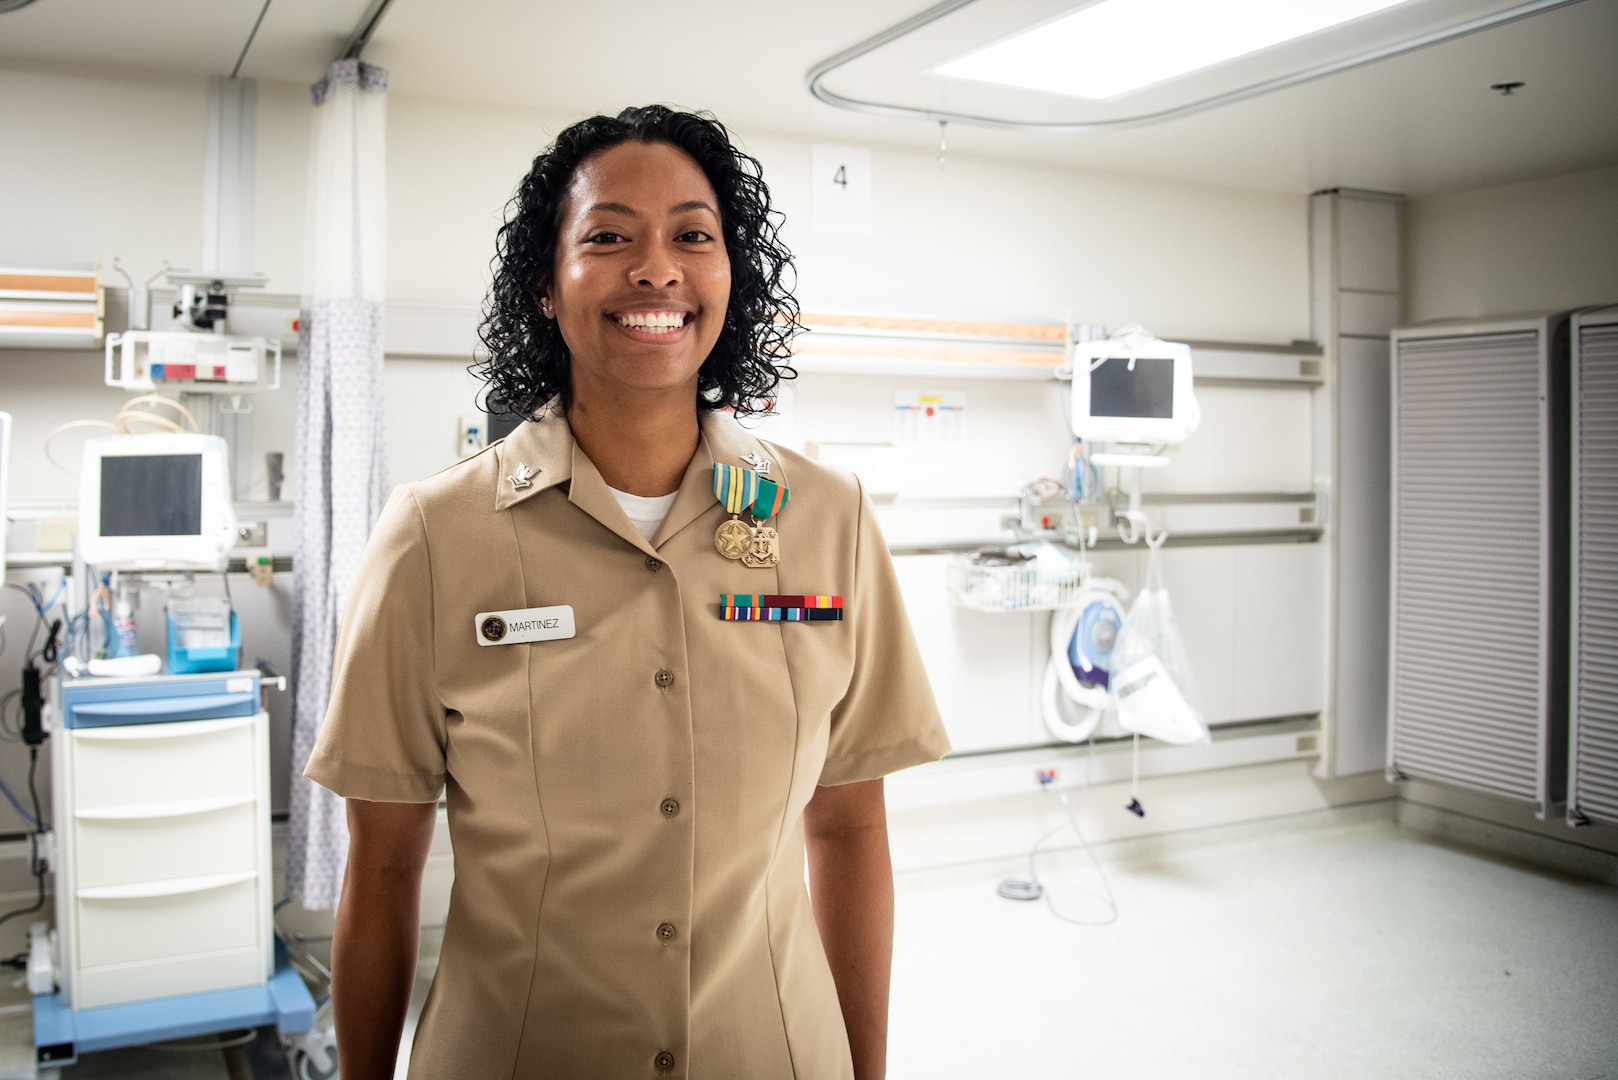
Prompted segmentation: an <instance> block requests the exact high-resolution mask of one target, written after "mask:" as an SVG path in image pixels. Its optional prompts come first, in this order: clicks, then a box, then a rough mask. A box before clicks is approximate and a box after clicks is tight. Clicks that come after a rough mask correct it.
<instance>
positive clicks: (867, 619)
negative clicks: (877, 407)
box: [820, 486, 950, 787]
mask: <svg viewBox="0 0 1618 1080" xmlns="http://www.w3.org/2000/svg"><path fill="white" fill-rule="evenodd" d="M856 544H857V545H858V546H857V548H856V553H855V563H854V583H853V588H852V589H851V591H850V593H849V594H848V595H845V596H844V597H843V618H844V619H845V620H847V621H848V622H850V623H851V624H852V630H853V633H854V671H853V676H852V678H851V679H850V680H849V684H848V692H847V693H846V694H845V695H844V696H843V700H842V701H840V702H838V704H837V706H836V707H835V708H834V709H833V710H832V715H831V736H830V739H829V741H828V744H827V747H826V763H825V765H824V767H823V768H822V769H821V773H820V783H821V786H823V787H831V786H834V785H837V784H851V783H854V782H856V781H859V780H874V779H876V778H877V777H879V776H886V775H887V774H888V773H891V772H897V771H898V770H900V769H905V768H909V767H910V766H912V765H920V764H923V763H925V762H928V761H937V760H938V759H939V758H941V757H943V756H944V755H945V754H947V753H949V749H950V747H949V737H948V736H947V735H946V734H945V733H944V723H943V720H942V719H940V717H939V715H938V704H937V702H936V701H935V700H934V698H933V688H932V684H931V683H930V682H929V681H928V679H927V671H926V669H925V668H924V667H922V663H921V651H920V650H919V649H917V648H916V638H915V635H914V634H913V633H912V632H911V630H910V619H909V617H908V616H907V615H906V614H905V605H904V597H903V596H902V595H901V594H900V592H899V578H898V575H897V574H896V573H895V572H894V569H893V559H892V558H891V557H890V556H889V555H888V545H887V541H886V540H884V539H883V537H882V530H881V529H880V528H879V527H878V526H877V522H876V514H875V511H874V510H873V509H872V507H871V503H870V500H869V499H867V498H866V497H865V489H864V487H863V486H861V488H860V508H859V524H858V528H857V538H856Z"/></svg>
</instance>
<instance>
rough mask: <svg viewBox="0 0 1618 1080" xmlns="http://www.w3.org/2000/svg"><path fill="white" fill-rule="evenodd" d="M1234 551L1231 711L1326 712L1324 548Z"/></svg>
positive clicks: (1246, 715)
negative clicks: (1233, 673) (1233, 684)
mask: <svg viewBox="0 0 1618 1080" xmlns="http://www.w3.org/2000/svg"><path fill="white" fill-rule="evenodd" d="M1233 551H1234V554H1235V557H1236V574H1235V580H1236V598H1237V599H1236V610H1235V627H1234V629H1235V633H1234V635H1233V638H1234V644H1235V670H1236V684H1235V701H1234V703H1233V706H1232V711H1233V712H1234V714H1235V715H1236V716H1238V717H1241V718H1242V719H1244V720H1259V719H1265V718H1268V717H1272V716H1295V715H1302V714H1309V713H1318V712H1320V711H1321V710H1322V709H1323V708H1324V707H1325V705H1326V588H1327V585H1326V561H1325V560H1326V553H1325V549H1324V548H1323V547H1322V546H1321V545H1320V544H1262V545H1257V546H1254V547H1241V548H1235V549H1233Z"/></svg>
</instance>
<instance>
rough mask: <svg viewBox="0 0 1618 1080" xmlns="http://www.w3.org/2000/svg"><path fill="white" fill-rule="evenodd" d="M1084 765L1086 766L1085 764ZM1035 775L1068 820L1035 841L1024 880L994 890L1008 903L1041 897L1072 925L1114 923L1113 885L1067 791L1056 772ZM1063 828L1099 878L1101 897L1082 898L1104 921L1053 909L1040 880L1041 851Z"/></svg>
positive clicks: (1008, 881) (1053, 903)
mask: <svg viewBox="0 0 1618 1080" xmlns="http://www.w3.org/2000/svg"><path fill="white" fill-rule="evenodd" d="M1090 754H1091V757H1092V758H1093V757H1094V754H1095V740H1094V739H1091V740H1090ZM1086 764H1087V765H1088V762H1087V763H1086ZM1035 775H1036V776H1037V777H1038V779H1039V785H1040V788H1041V789H1042V790H1054V791H1055V792H1056V795H1057V798H1059V799H1061V800H1062V810H1063V812H1064V814H1065V815H1066V817H1067V821H1065V822H1064V823H1062V824H1060V825H1058V826H1056V828H1054V829H1051V830H1049V831H1047V832H1046V833H1045V834H1044V835H1043V836H1041V837H1040V838H1039V839H1038V840H1036V841H1034V846H1033V847H1032V848H1031V849H1030V850H1029V852H1028V877H1027V879H1026V880H1023V879H1019V878H1008V879H1006V880H1005V881H1002V882H1001V883H1000V886H999V889H998V890H997V891H998V892H999V894H1000V895H1001V896H1003V897H1005V898H1006V899H1007V900H1038V899H1039V898H1040V897H1044V898H1045V905H1046V906H1047V907H1048V908H1050V910H1051V914H1052V915H1054V916H1056V917H1057V918H1058V919H1061V920H1062V921H1063V922H1067V923H1072V924H1074V925H1075V926H1107V925H1110V924H1111V923H1115V922H1117V921H1118V900H1117V898H1116V897H1115V896H1114V895H1113V892H1112V882H1111V881H1110V880H1108V878H1107V872H1106V871H1105V870H1103V869H1102V868H1101V860H1099V859H1097V858H1096V853H1095V849H1093V848H1092V847H1091V846H1090V841H1089V840H1088V839H1086V838H1085V835H1084V830H1083V829H1081V828H1079V818H1078V815H1077V814H1075V813H1074V811H1073V803H1072V802H1071V801H1069V800H1068V797H1067V792H1065V791H1063V790H1062V787H1061V785H1060V784H1058V783H1057V782H1056V770H1055V769H1040V770H1038V771H1037V772H1036V774H1035ZM1084 786H1085V788H1089V786H1090V781H1089V770H1088V768H1087V769H1086V776H1085V783H1084ZM1065 829H1072V830H1073V835H1074V836H1076V837H1078V840H1079V846H1080V847H1081V848H1083V849H1084V853H1085V855H1086V856H1088V858H1089V860H1090V865H1091V866H1093V867H1095V871H1096V876H1097V877H1099V878H1100V879H1101V890H1102V895H1099V896H1097V895H1096V894H1095V893H1085V894H1084V895H1087V896H1092V897H1094V898H1095V899H1097V900H1100V901H1101V902H1102V903H1103V904H1105V905H1106V909H1107V914H1106V917H1105V918H1100V919H1081V918H1078V917H1077V916H1074V915H1069V914H1067V913H1065V912H1063V911H1062V910H1061V909H1059V908H1058V907H1057V906H1056V899H1055V897H1054V896H1053V895H1052V894H1051V889H1050V887H1049V886H1048V885H1046V884H1045V883H1044V882H1043V881H1041V880H1040V879H1039V853H1040V851H1041V849H1043V848H1044V847H1045V844H1046V843H1047V842H1048V841H1050V839H1051V838H1052V837H1054V836H1057V835H1059V834H1061V832H1062V831H1063V830H1065Z"/></svg>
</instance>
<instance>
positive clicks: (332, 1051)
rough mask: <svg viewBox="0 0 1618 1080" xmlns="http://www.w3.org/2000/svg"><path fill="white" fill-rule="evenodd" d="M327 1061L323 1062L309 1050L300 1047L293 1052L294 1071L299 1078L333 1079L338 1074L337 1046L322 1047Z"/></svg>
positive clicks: (302, 1079)
mask: <svg viewBox="0 0 1618 1080" xmlns="http://www.w3.org/2000/svg"><path fill="white" fill-rule="evenodd" d="M322 1049H323V1050H324V1054H322V1055H320V1056H323V1057H325V1059H326V1060H325V1062H324V1063H321V1062H319V1061H317V1060H316V1059H315V1056H314V1055H311V1054H310V1053H309V1052H308V1051H306V1050H304V1049H302V1048H299V1049H297V1050H294V1051H293V1053H292V1071H293V1074H294V1075H295V1076H297V1078H298V1080H333V1078H334V1077H336V1075H337V1048H336V1047H335V1046H326V1047H323V1048H322Z"/></svg>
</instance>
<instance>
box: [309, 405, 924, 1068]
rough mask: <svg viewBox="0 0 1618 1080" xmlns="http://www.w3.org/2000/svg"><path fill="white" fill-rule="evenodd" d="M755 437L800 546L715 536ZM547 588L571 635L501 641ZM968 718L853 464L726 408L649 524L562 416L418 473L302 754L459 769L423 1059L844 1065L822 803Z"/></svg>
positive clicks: (387, 782)
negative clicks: (521, 480)
mask: <svg viewBox="0 0 1618 1080" xmlns="http://www.w3.org/2000/svg"><path fill="white" fill-rule="evenodd" d="M748 452H755V453H761V454H763V455H764V456H765V457H766V458H767V459H768V460H769V461H770V462H771V465H770V469H769V473H768V475H769V476H770V477H771V478H772V479H775V480H777V481H779V482H781V483H784V484H785V485H787V486H788V487H789V488H790V491H791V496H790V500H789V502H788V504H787V506H786V508H785V509H784V510H783V511H782V513H781V514H780V515H779V516H778V517H777V518H776V519H775V521H774V522H773V524H775V526H776V527H777V529H778V531H779V535H780V543H781V561H780V565H779V566H778V567H776V568H774V569H769V570H761V569H750V568H747V567H745V566H743V565H742V564H741V563H739V562H732V561H730V560H728V559H725V558H723V557H722V556H721V555H720V554H719V553H718V552H717V551H716V550H715V547H714V540H713V536H714V530H715V529H716V528H717V527H718V526H719V524H720V523H721V522H722V521H724V520H726V518H727V516H728V515H727V514H726V513H725V511H724V509H723V507H721V506H720V505H719V504H718V503H717V502H716V501H715V499H714V496H713V491H712V479H711V478H712V467H713V464H714V463H715V462H716V461H717V462H723V463H727V464H743V461H742V458H741V455H742V454H744V453H748ZM519 464H526V465H527V466H528V467H529V468H530V469H532V470H533V478H532V480H531V481H530V482H529V483H528V485H527V486H518V485H517V484H514V483H513V482H512V480H511V477H512V476H514V475H515V474H517V472H518V466H519ZM721 593H783V594H793V593H797V594H816V595H819V594H836V595H841V596H842V597H843V598H844V603H845V609H844V619H845V621H842V622H780V623H776V622H727V621H722V620H721V619H720V614H719V613H720V594H721ZM552 605H570V606H571V607H572V609H573V612H574V617H575V621H576V626H577V636H576V637H573V638H571V639H567V640H551V641H536V642H531V643H527V644H515V645H497V646H480V645H479V644H478V643H477V637H476V635H477V626H476V625H475V622H476V620H475V616H476V615H477V614H478V613H479V612H489V611H501V610H511V609H525V608H536V607H546V606H552ZM948 749H949V743H948V741H947V739H946V737H945V735H944V731H943V727H942V724H941V723H940V721H939V718H938V712H937V708H936V706H935V704H934V701H933V697H932V692H931V690H930V688H929V686H928V683H927V678H926V675H925V673H924V672H923V670H922V665H921V660H920V656H919V654H918V652H917V650H916V646H915V643H914V639H913V638H912V635H911V632H910V628H909V625H908V623H907V621H906V619H905V614H904V608H903V605H902V601H901V599H900V594H899V590H898V585H897V582H896V580H895V577H894V572H893V565H892V562H891V561H890V559H889V557H888V552H887V548H886V545H885V544H884V542H883V539H882V536H881V533H880V532H879V531H878V528H877V524H876V522H875V521H874V520H873V518H872V513H871V506H870V504H869V502H868V501H867V500H866V499H865V497H864V495H863V493H862V491H861V489H860V487H859V484H858V482H857V481H856V480H855V479H854V478H853V477H851V476H849V475H847V474H845V473H841V472H837V471H834V470H831V469H828V468H826V467H824V466H821V465H818V464H816V463H815V462H813V461H810V460H808V459H806V458H803V457H801V456H799V455H797V454H793V453H790V452H788V451H786V450H782V449H780V448H778V447H775V446H773V445H767V444H764V443H761V442H760V441H759V440H757V439H755V438H753V437H752V436H751V435H749V434H748V433H746V432H745V431H743V430H742V429H741V428H739V427H738V426H737V425H736V424H735V422H734V421H732V420H731V419H729V418H728V417H725V416H722V415H719V414H715V413H705V414H704V415H703V418H702V439H701V442H700V444H699V445H698V447H697V451H696V453H695V455H694V456H693V458H692V460H691V463H690V465H689V466H688V468H687V471H686V474H685V477H684V480H683V481H682V483H681V485H680V488H679V491H678V494H677V495H676V497H675V500H674V504H673V506H672V507H671V508H670V511H669V514H668V517H667V519H666V520H665V521H664V522H663V525H662V527H661V528H660V529H659V530H658V532H657V534H656V535H654V536H653V537H652V539H651V541H650V542H648V541H647V540H645V539H644V538H643V537H642V536H641V534H640V532H639V531H638V530H637V529H636V528H635V527H634V526H633V525H631V524H630V522H629V520H628V519H627V518H626V517H625V516H624V513H623V511H622V510H621V509H620V507H619V505H618V503H617V501H616V500H615V499H614V498H613V495H612V492H611V489H610V488H608V486H607V485H606V483H605V482H604V481H603V480H602V478H601V474H600V473H599V472H598V471H597V470H596V468H595V466H594V465H592V464H591V462H590V461H589V459H588V458H587V457H585V456H584V454H583V453H582V452H581V451H579V450H578V449H577V447H576V446H575V445H574V442H573V437H572V433H571V431H570V430H569V428H568V426H567V423H566V421H565V419H563V418H561V417H556V416H551V417H548V418H546V419H544V420H542V421H540V422H537V423H525V424H523V425H521V426H520V427H519V428H518V429H517V431H516V432H514V433H513V434H512V436H511V437H510V438H507V439H505V440H504V441H503V442H499V443H496V444H495V445H493V446H491V447H490V448H489V449H488V450H486V451H484V452H483V453H481V454H479V455H477V456H475V457H472V458H470V459H468V460H466V461H464V462H461V463H459V464H456V465H454V466H452V467H450V468H449V469H446V470H444V471H443V472H440V473H438V474H436V475H434V476H432V477H429V478H427V479H426V480H423V481H420V482H419V483H415V484H410V485H406V486H404V487H401V488H400V489H398V490H397V491H395V493H394V495H393V497H392V498H391V499H390V500H389V502H388V505H387V508H386V509H385V510H384V512H383V514H382V518H381V520H380V521H379V522H378V524H377V528H376V530H375V533H374V534H373V536H372V538H371V541H370V545H369V547H368V548H367V550H366V554H365V557H364V561H363V569H362V571H361V573H360V575H359V577H358V579H357V580H356V581H355V583H354V585H353V587H352V590H351V593H350V596H349V599H348V602H347V607H346V613H345V615H344V618H343V626H342V631H341V633H340V635H339V639H338V644H337V659H336V672H335V676H334V678H333V684H332V694H331V704H330V708H329V711H328V713H327V716H326V721H325V726H324V729H323V730H322V732H321V736H320V740H319V744H318V745H317V747H316V749H315V751H314V754H313V755H312V757H311V758H310V761H309V763H308V767H307V769H306V771H305V775H307V776H309V777H310V778H311V779H313V780H315V781H316V782H318V783H320V784H322V785H324V786H325V787H328V788H330V789H331V790H333V791H335V792H337V793H338V794H340V795H344V796H347V797H351V798H358V799H367V800H372V801H383V802H428V801H432V800H435V799H437V798H438V796H439V793H440V791H442V790H444V789H446V788H447V792H448V806H449V826H450V836H451V840H452V842H453V846H454V852H455V884H454V889H453V892H452V893H451V897H450V907H449V918H448V923H447V925H446V927H445V931H444V944H443V952H442V955H441V959H440V961H439V966H438V971H437V975H436V977H435V978H434V980H433V986H432V990H431V993H430V994H429V996H428V999H427V1004H426V1008H425V1010H424V1012H423V1014H422V1017H421V1023H420V1026H419V1028H418V1030H417V1035H416V1040H415V1046H414V1050H413V1053H412V1056H411V1064H410V1076H411V1077H412V1078H413V1080H442V1078H446V1077H470V1078H476V1080H487V1078H491V1077H521V1078H524V1080H526V1078H530V1077H546V1078H559V1080H616V1078H620V1077H645V1078H647V1080H662V1078H665V1077H694V1078H696V1080H722V1078H732V1080H777V1078H787V1077H795V1078H800V1080H836V1078H844V1077H849V1076H851V1075H852V1069H851V1066H850V1062H849V1049H848V1039H847V1035H846V1033H845V1031H844V1028H843V1022H842V1015H841V1012H840V1010H839V1007H838V1003H837V992H836V988H835V986H834V985H833V983H832V978H831V973H830V969H829V967H828V966H827V963H826V959H825V954H824V952H823V950H822V948H821V943H820V937H819V934H818V932H817V930H816V927H815V922H814V918H813V914H812V912H811V910H810V906H809V899H808V895H807V892H806V889H805V884H804V833H803V810H804V806H805V804H807V803H808V802H809V799H810V798H811V797H812V796H813V795H814V793H815V789H816V787H817V786H818V785H834V784H846V783H850V782H853V781H859V780H867V779H873V778H876V777H879V776H883V775H885V774H886V773H889V772H892V771H894V770H896V769H901V768H904V767H906V766H909V765H915V764H918V763H921V762H925V761H931V760H934V759H936V758H938V757H940V756H942V755H943V754H944V753H945V752H947V751H948Z"/></svg>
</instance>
